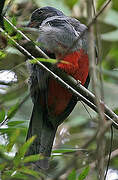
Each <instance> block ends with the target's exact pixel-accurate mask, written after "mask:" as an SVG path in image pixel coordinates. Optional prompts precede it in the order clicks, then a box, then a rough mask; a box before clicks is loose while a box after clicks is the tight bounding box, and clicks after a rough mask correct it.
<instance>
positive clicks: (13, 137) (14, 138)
mask: <svg viewBox="0 0 118 180" xmlns="http://www.w3.org/2000/svg"><path fill="white" fill-rule="evenodd" d="M19 134H20V130H19V129H17V130H16V131H14V132H13V133H12V135H11V136H10V140H9V143H8V145H7V147H6V149H7V152H10V151H11V149H12V147H13V145H14V144H15V143H16V141H17V138H18V136H19Z"/></svg>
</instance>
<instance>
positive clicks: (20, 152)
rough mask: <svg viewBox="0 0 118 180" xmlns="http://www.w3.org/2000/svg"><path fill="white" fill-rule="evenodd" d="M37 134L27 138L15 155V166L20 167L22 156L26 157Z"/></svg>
mask: <svg viewBox="0 0 118 180" xmlns="http://www.w3.org/2000/svg"><path fill="white" fill-rule="evenodd" d="M35 138H36V136H32V137H31V138H30V139H28V140H27V142H25V143H24V144H23V145H22V146H21V147H20V148H19V150H18V152H17V153H16V155H15V157H14V166H15V167H18V166H19V164H20V163H21V160H22V158H24V155H25V153H26V152H27V150H28V148H29V146H30V145H31V144H32V143H33V141H34V139H35Z"/></svg>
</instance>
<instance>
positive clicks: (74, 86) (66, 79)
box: [0, 28, 118, 126]
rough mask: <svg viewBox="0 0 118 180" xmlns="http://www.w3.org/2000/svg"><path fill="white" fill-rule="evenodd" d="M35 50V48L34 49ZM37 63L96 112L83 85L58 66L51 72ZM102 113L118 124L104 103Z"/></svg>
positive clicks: (26, 54) (93, 99) (32, 57)
mask: <svg viewBox="0 0 118 180" xmlns="http://www.w3.org/2000/svg"><path fill="white" fill-rule="evenodd" d="M0 32H3V33H4V34H5V36H6V37H7V38H9V39H10V40H12V42H13V43H14V46H15V47H16V48H17V49H18V50H20V52H21V53H22V54H24V55H25V56H27V58H30V59H35V60H36V61H37V59H36V58H35V57H34V56H33V55H32V54H31V53H30V52H29V51H27V50H26V49H25V48H23V46H20V45H19V44H18V43H17V42H16V41H15V40H14V39H12V37H10V36H9V35H8V33H6V32H5V31H4V30H3V29H2V28H0ZM36 51H37V49H36ZM37 64H38V65H39V66H40V67H41V68H43V69H44V70H46V71H47V72H48V73H49V74H50V75H51V76H52V77H53V78H55V79H56V80H57V81H58V82H59V83H61V84H62V85H63V86H64V87H65V88H67V89H68V90H69V91H71V92H72V93H73V94H74V95H75V96H77V97H78V98H79V100H82V101H83V102H84V103H86V104H87V105H88V106H89V107H91V108H92V109H93V110H94V111H96V112H98V109H97V107H96V104H95V102H96V98H95V96H94V95H93V94H92V93H91V92H90V91H88V90H87V89H86V88H85V87H83V86H82V85H81V84H80V83H78V82H77V81H76V80H75V79H74V78H72V77H71V76H67V75H66V74H65V73H64V72H62V71H61V72H60V71H59V69H58V68H56V67H54V69H53V70H54V72H55V73H54V72H52V71H51V70H50V69H49V68H47V67H46V66H45V65H43V64H42V63H41V62H39V61H37ZM100 103H101V104H102V105H103V104H104V103H103V102H102V101H100ZM104 109H105V112H104V115H105V117H106V119H107V120H111V121H112V122H113V124H114V125H116V126H118V124H117V122H118V116H117V115H116V114H115V113H114V112H113V111H112V110H111V109H109V108H108V107H107V106H106V105H104Z"/></svg>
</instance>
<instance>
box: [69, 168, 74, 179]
mask: <svg viewBox="0 0 118 180" xmlns="http://www.w3.org/2000/svg"><path fill="white" fill-rule="evenodd" d="M68 180H76V170H75V169H73V170H72V172H71V173H70V174H69V175H68Z"/></svg>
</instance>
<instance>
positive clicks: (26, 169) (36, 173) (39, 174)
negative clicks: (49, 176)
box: [18, 167, 44, 179]
mask: <svg viewBox="0 0 118 180" xmlns="http://www.w3.org/2000/svg"><path fill="white" fill-rule="evenodd" d="M18 171H19V172H22V173H25V174H28V175H31V176H34V177H35V178H37V179H39V178H40V177H41V176H42V177H44V175H43V174H42V173H39V172H37V171H34V170H32V169H28V168H27V167H22V168H20V169H18Z"/></svg>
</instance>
